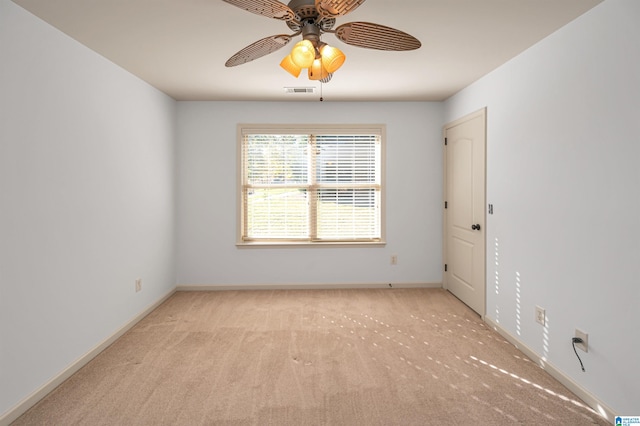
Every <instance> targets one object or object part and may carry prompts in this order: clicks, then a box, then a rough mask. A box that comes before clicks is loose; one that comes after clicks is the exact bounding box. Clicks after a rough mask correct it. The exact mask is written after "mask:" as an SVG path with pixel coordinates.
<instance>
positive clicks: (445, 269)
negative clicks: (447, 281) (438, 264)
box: [444, 263, 447, 272]
mask: <svg viewBox="0 0 640 426" xmlns="http://www.w3.org/2000/svg"><path fill="white" fill-rule="evenodd" d="M444 271H445V272H447V264H446V263H445V264H444Z"/></svg>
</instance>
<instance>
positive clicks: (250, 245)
mask: <svg viewBox="0 0 640 426" xmlns="http://www.w3.org/2000/svg"><path fill="white" fill-rule="evenodd" d="M386 245H387V242H386V241H375V242H365V241H354V242H337V241H327V242H314V243H312V242H306V241H299V242H297V241H295V242H294V241H292V242H275V241H273V242H256V241H252V242H244V241H242V242H237V243H236V247H238V248H301V247H304V248H307V247H342V248H346V247H384V246H386Z"/></svg>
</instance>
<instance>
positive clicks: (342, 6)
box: [316, 0, 365, 18]
mask: <svg viewBox="0 0 640 426" xmlns="http://www.w3.org/2000/svg"><path fill="white" fill-rule="evenodd" d="M364 2H365V0H316V10H317V11H318V13H319V14H320V16H321V17H323V18H337V17H338V16H344V15H346V14H347V13H349V12H352V11H353V10H354V9H355V8H357V7H358V6H360V5H361V4H362V3H364Z"/></svg>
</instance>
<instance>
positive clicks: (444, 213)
mask: <svg viewBox="0 0 640 426" xmlns="http://www.w3.org/2000/svg"><path fill="white" fill-rule="evenodd" d="M478 116H481V117H483V120H482V122H483V124H484V161H483V163H484V173H483V180H484V182H483V183H482V189H483V192H484V203H485V205H484V206H483V207H482V212H483V213H482V217H483V222H482V223H483V225H484V232H483V234H482V245H483V247H484V250H483V253H484V259H483V262H482V263H483V265H484V274H483V276H482V281H483V282H482V287H483V291H484V297H483V299H484V303H483V306H482V312H478V313H479V314H480V317H481V318H482V319H483V320H484V317H485V314H486V311H487V229H488V227H487V145H488V142H487V107H484V108H481V109H479V110H477V111H474V112H472V113H470V114H467V115H465V116H462V117H460V118H458V119H456V120H453V121H451V122H449V123H446V124H445V125H444V126H442V146H443V150H442V151H443V156H442V159H443V191H442V194H443V200H442V224H443V229H442V259H443V267H442V271H443V272H442V287H443V288H444V289H445V290H447V291H449V288H448V287H449V283H448V272H447V271H445V270H444V265H446V264H447V263H448V262H447V260H448V259H447V253H448V251H447V209H446V208H445V202H446V201H447V199H448V194H447V183H448V182H447V145H446V142H445V138H446V135H447V130H448V129H450V128H452V127H455V126H457V125H459V124H462V123H464V122H466V121H470V120H472V119H474V118H477V117H478Z"/></svg>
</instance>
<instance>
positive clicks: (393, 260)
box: [391, 254, 398, 265]
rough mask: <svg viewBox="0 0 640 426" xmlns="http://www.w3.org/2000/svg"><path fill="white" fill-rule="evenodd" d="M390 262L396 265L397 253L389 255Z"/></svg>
mask: <svg viewBox="0 0 640 426" xmlns="http://www.w3.org/2000/svg"><path fill="white" fill-rule="evenodd" d="M391 264H392V265H397V264H398V255H397V254H392V255H391Z"/></svg>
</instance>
